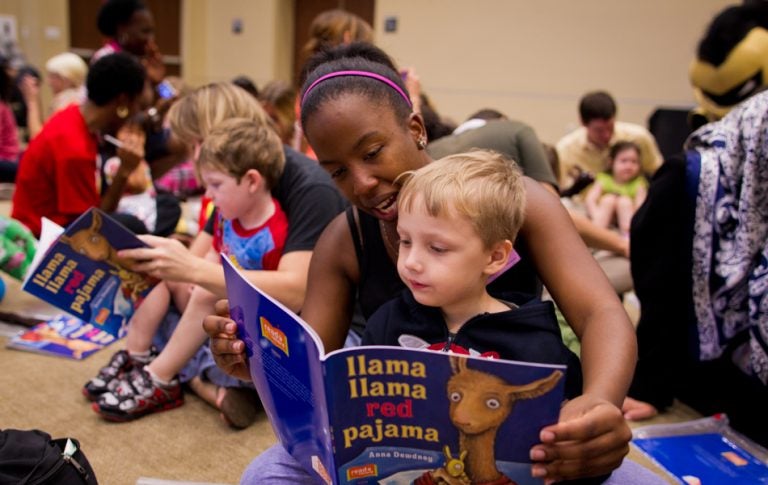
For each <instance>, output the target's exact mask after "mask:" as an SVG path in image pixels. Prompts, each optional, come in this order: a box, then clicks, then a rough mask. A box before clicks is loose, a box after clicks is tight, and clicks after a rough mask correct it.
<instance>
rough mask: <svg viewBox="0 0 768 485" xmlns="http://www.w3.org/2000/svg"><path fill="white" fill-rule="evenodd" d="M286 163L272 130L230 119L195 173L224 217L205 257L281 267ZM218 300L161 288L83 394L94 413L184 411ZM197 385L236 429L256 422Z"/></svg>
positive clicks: (114, 417)
mask: <svg viewBox="0 0 768 485" xmlns="http://www.w3.org/2000/svg"><path fill="white" fill-rule="evenodd" d="M284 164H285V156H284V154H283V147H282V144H281V143H280V139H279V138H278V136H277V134H276V133H275V132H274V131H273V130H272V129H271V128H269V127H268V126H267V125H266V124H258V123H256V122H254V121H250V120H246V119H238V118H235V119H230V120H227V121H224V122H222V123H221V124H220V125H218V126H217V127H216V128H215V129H214V130H213V131H212V132H211V133H210V135H209V136H208V137H206V140H205V142H204V143H203V145H202V147H201V150H200V155H199V158H198V159H197V160H196V162H195V168H196V171H197V173H198V175H199V177H200V178H201V179H202V181H203V183H204V184H205V186H206V195H207V196H209V197H210V198H211V199H212V200H213V202H214V204H215V205H216V208H217V211H218V212H217V219H216V221H215V229H214V237H213V243H212V247H209V248H208V250H207V254H206V258H207V259H210V260H213V261H216V262H218V261H219V253H220V252H221V253H224V255H225V256H226V257H228V258H230V259H231V260H232V261H234V262H235V263H236V264H237V265H238V266H239V267H241V268H243V269H246V270H263V269H266V270H274V269H277V264H278V262H279V260H280V256H281V253H282V248H283V246H284V244H285V239H286V235H287V232H288V222H287V218H286V215H285V213H284V212H283V211H282V209H281V208H280V205H279V204H278V202H277V201H276V200H275V199H273V198H272V195H271V193H270V189H271V188H272V187H273V186H274V185H275V184H276V183H277V181H278V180H279V178H280V176H281V174H282V171H283V167H284ZM222 273H223V270H222ZM171 298H173V301H174V303H175V304H176V306H177V307H178V308H179V309H180V310H182V311H183V313H182V316H181V319H180V321H179V324H178V327H177V328H176V329H175V330H174V332H173V335H172V336H171V338H170V340H169V341H168V343H167V345H166V347H165V348H164V349H163V351H162V352H161V353H160V354H159V355H157V356H156V357H155V355H154V352H152V349H151V344H152V339H153V336H154V335H155V333H156V332H157V330H158V327H159V325H160V323H161V321H162V319H163V316H164V315H165V313H166V311H167V309H168V304H169V302H170V299H171ZM217 298H218V297H217V296H215V295H214V294H213V293H211V292H210V291H208V290H206V289H205V288H203V287H201V286H197V285H191V284H190V283H179V282H161V283H160V284H159V285H158V286H157V287H156V288H155V289H154V290H153V291H152V292H151V293H150V294H149V295H148V296H147V299H146V300H145V301H144V303H143V304H142V305H141V306H140V307H139V308H138V309H137V311H136V313H135V314H134V316H133V318H132V319H131V322H130V324H129V326H128V335H127V342H126V350H121V351H119V352H117V353H116V354H115V355H114V356H113V357H112V359H111V361H110V362H109V364H108V365H107V366H106V367H104V368H102V369H101V370H100V371H99V374H98V375H97V376H96V377H94V378H93V379H91V380H90V381H89V382H88V383H86V385H85V387H84V388H83V393H84V394H85V395H86V396H87V397H88V398H89V399H91V400H92V401H95V402H94V403H93V409H94V411H96V412H97V413H98V414H100V415H101V416H102V417H103V418H105V419H107V420H111V421H130V420H133V419H136V418H139V417H142V416H144V415H146V414H149V413H153V412H157V411H163V410H167V409H172V408H175V407H178V406H180V405H182V404H183V402H184V401H183V397H182V391H181V383H180V380H179V379H178V378H177V374H178V373H179V372H180V371H181V370H182V368H183V367H184V366H185V364H186V363H187V362H188V361H189V360H190V359H191V358H192V357H193V356H194V355H195V353H196V351H197V350H198V348H199V347H200V346H201V345H202V344H203V343H204V342H205V334H204V333H202V329H200V322H201V321H202V319H203V317H204V316H205V315H208V314H209V313H211V311H212V310H213V304H214V303H215V301H216V299H217ZM203 377H204V376H203ZM197 384H198V385H197V389H199V390H202V391H203V392H202V394H201V397H203V398H204V399H206V400H207V401H208V402H209V403H211V404H213V405H215V406H217V407H218V408H219V409H221V410H222V412H223V417H224V418H225V420H227V421H228V423H229V424H231V425H232V426H234V427H245V426H247V425H249V424H250V423H251V422H252V421H253V418H254V417H255V416H254V414H253V412H250V413H249V412H245V411H242V410H237V409H233V410H232V412H231V413H229V412H228V406H227V405H226V403H225V400H226V398H227V396H226V395H225V393H222V392H216V387H215V386H200V382H199V381H198V382H197ZM211 387H213V395H211V390H210V388H211ZM233 394H237V391H234V390H233ZM252 396H253V397H255V393H253V394H252ZM255 404H258V403H257V402H253V400H251V401H250V402H245V403H244V405H245V406H247V407H249V409H250V410H251V411H253V410H254V409H256V406H255ZM229 408H231V407H229Z"/></svg>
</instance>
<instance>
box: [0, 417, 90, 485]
mask: <svg viewBox="0 0 768 485" xmlns="http://www.w3.org/2000/svg"><path fill="white" fill-rule="evenodd" d="M68 440H69V441H70V442H71V444H70V446H69V448H67V441H68ZM5 484H14V485H16V484H24V485H37V484H52V485H59V484H60V485H70V484H72V485H82V484H88V485H97V484H98V482H97V481H96V475H94V473H93V469H92V468H91V465H90V463H88V459H87V458H86V457H85V455H84V454H83V452H82V451H81V450H80V443H79V442H78V441H77V440H76V439H73V438H62V439H57V440H53V439H51V435H49V434H48V433H45V432H43V431H40V430H36V429H35V430H29V431H24V430H18V429H5V430H1V431H0V485H5Z"/></svg>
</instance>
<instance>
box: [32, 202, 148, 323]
mask: <svg viewBox="0 0 768 485" xmlns="http://www.w3.org/2000/svg"><path fill="white" fill-rule="evenodd" d="M145 246H146V244H144V243H143V242H142V241H141V240H140V239H139V238H137V237H136V235H134V234H133V233H132V232H131V231H130V230H128V229H127V228H125V227H124V226H123V225H122V224H120V223H119V222H117V221H115V220H114V219H112V218H110V217H109V216H108V215H107V214H105V213H104V212H102V211H100V210H99V209H96V208H92V209H90V210H88V211H87V212H85V213H84V214H83V215H81V216H80V217H78V218H77V219H76V220H75V221H74V222H72V223H71V224H70V225H69V226H67V228H66V229H64V228H62V227H60V226H58V225H57V224H55V223H53V222H51V221H49V220H47V219H43V229H42V234H41V237H40V245H39V246H38V250H37V251H38V252H37V254H35V259H34V260H33V262H32V264H31V267H30V270H29V271H28V273H27V275H26V278H25V279H24V283H23V284H22V289H24V291H27V292H29V293H31V294H33V295H35V296H37V297H39V298H40V299H42V300H45V301H47V302H48V303H50V304H52V305H54V306H56V307H58V308H60V309H62V310H64V311H65V312H67V313H69V314H70V315H72V316H74V317H77V318H79V319H80V320H83V321H84V322H87V323H89V324H91V325H92V326H93V327H95V328H97V329H98V330H103V331H105V332H107V333H108V334H110V335H114V336H115V337H118V338H120V337H122V336H123V335H124V334H125V329H126V325H127V324H128V321H129V320H130V318H131V316H132V315H133V312H134V311H135V309H136V308H137V307H138V305H139V304H140V303H141V302H142V301H143V300H144V298H145V297H146V296H147V294H148V293H149V291H150V290H151V289H152V287H153V286H154V285H155V284H156V283H157V280H155V279H154V278H151V277H149V276H147V275H144V274H141V273H137V272H135V271H132V270H131V266H132V262H131V261H129V260H125V259H123V258H120V257H118V255H117V251H119V250H121V249H130V248H136V247H145Z"/></svg>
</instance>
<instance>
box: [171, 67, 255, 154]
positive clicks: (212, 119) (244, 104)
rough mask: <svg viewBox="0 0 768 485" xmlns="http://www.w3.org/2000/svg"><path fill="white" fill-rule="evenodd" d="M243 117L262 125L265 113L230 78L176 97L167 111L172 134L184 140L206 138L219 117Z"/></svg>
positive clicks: (215, 125) (222, 118)
mask: <svg viewBox="0 0 768 485" xmlns="http://www.w3.org/2000/svg"><path fill="white" fill-rule="evenodd" d="M229 118H245V119H248V120H252V121H254V122H256V123H258V124H260V125H264V126H265V127H267V126H269V124H270V121H268V117H267V114H266V113H265V112H264V109H263V108H262V107H261V105H260V104H259V102H258V101H257V100H256V99H254V97H253V96H251V95H250V94H249V93H248V92H247V91H246V90H244V89H243V88H240V87H238V86H235V85H234V84H232V83H229V82H219V83H213V84H208V85H206V86H202V87H200V88H197V89H196V90H194V91H192V92H191V93H190V94H188V95H186V96H184V97H182V98H181V99H179V100H178V101H176V102H175V103H174V104H173V105H172V106H171V108H170V110H169V111H168V123H169V124H170V128H171V131H172V132H173V134H174V136H176V137H177V138H178V139H179V140H181V141H182V142H184V143H187V144H190V145H191V144H193V143H195V142H199V141H202V140H205V139H206V138H207V137H208V134H209V133H210V132H211V131H212V130H213V129H214V128H215V127H217V126H218V125H219V124H220V123H221V122H222V121H224V120H227V119H229Z"/></svg>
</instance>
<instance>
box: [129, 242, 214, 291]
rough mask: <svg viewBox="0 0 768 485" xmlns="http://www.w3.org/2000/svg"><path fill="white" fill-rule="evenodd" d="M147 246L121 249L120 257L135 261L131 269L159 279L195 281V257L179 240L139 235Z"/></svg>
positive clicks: (197, 259) (196, 259) (197, 260)
mask: <svg viewBox="0 0 768 485" xmlns="http://www.w3.org/2000/svg"><path fill="white" fill-rule="evenodd" d="M139 239H141V240H142V241H144V242H145V243H147V244H148V245H149V246H150V247H148V248H135V249H123V250H121V251H120V252H119V253H118V256H120V257H121V258H130V259H132V260H134V261H135V263H134V265H133V270H134V271H138V272H140V273H146V274H148V275H150V276H153V277H155V278H158V279H161V280H169V281H184V282H195V280H194V276H195V274H196V273H195V270H196V268H197V267H196V266H195V263H197V262H199V260H200V258H197V257H195V256H193V255H192V253H190V252H189V249H187V247H186V246H184V245H183V244H182V243H181V241H178V240H176V239H170V238H166V237H158V236H151V235H142V236H139Z"/></svg>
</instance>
